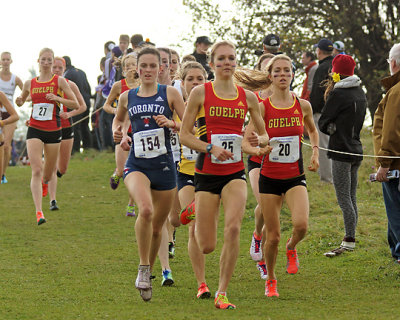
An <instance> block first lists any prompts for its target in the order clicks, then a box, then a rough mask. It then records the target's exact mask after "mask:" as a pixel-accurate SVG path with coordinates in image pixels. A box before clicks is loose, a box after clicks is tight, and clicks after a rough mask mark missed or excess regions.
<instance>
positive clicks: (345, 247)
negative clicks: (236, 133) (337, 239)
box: [324, 240, 356, 258]
mask: <svg viewBox="0 0 400 320" xmlns="http://www.w3.org/2000/svg"><path fill="white" fill-rule="evenodd" d="M355 246H356V243H355V241H352V242H350V241H344V240H343V241H342V243H341V244H340V246H339V248H336V249H333V250H331V251H329V252H325V253H324V256H325V257H329V258H331V257H336V256H339V255H341V254H342V253H345V252H346V251H353V250H354V248H355Z"/></svg>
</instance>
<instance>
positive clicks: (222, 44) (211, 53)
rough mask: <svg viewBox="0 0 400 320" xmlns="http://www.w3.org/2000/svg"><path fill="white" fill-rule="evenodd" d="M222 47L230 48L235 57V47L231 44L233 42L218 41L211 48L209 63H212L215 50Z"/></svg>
mask: <svg viewBox="0 0 400 320" xmlns="http://www.w3.org/2000/svg"><path fill="white" fill-rule="evenodd" d="M222 46H228V47H231V48H232V49H233V50H235V56H236V47H235V45H234V44H233V42H231V41H229V40H222V41H218V42H216V43H214V44H213V46H212V47H211V52H210V57H209V61H211V62H213V60H214V56H215V51H217V49H218V48H219V47H222Z"/></svg>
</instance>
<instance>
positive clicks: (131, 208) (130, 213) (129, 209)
mask: <svg viewBox="0 0 400 320" xmlns="http://www.w3.org/2000/svg"><path fill="white" fill-rule="evenodd" d="M126 216H127V217H136V214H135V205H134V204H133V205H130V204H128V205H127V206H126Z"/></svg>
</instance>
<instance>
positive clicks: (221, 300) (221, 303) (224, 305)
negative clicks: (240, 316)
mask: <svg viewBox="0 0 400 320" xmlns="http://www.w3.org/2000/svg"><path fill="white" fill-rule="evenodd" d="M214 304H215V307H216V308H217V309H228V310H229V309H236V306H235V305H234V304H232V303H230V302H229V300H228V298H227V297H226V295H224V294H222V293H219V294H218V296H217V297H216V298H215V300H214Z"/></svg>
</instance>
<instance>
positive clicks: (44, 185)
mask: <svg viewBox="0 0 400 320" xmlns="http://www.w3.org/2000/svg"><path fill="white" fill-rule="evenodd" d="M48 190H49V184H48V183H44V182H43V180H42V196H43V197H45V196H47V193H48Z"/></svg>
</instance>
